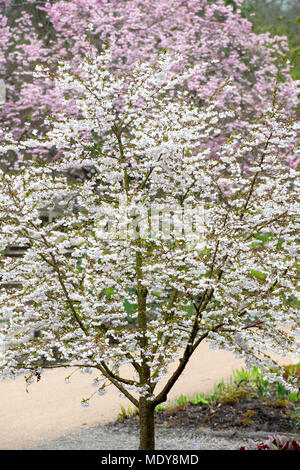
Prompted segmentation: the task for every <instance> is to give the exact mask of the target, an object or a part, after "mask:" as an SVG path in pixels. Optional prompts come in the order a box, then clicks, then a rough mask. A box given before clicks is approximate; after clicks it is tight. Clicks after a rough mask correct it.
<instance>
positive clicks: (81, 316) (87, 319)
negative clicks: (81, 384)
mask: <svg viewBox="0 0 300 470" xmlns="http://www.w3.org/2000/svg"><path fill="white" fill-rule="evenodd" d="M111 54H112V53H111V52H110V51H105V52H103V53H102V54H100V55H93V54H92V55H91V56H90V57H89V58H87V60H86V61H85V62H84V63H82V64H81V65H80V66H79V67H78V70H77V72H76V73H74V72H73V71H72V69H71V68H70V67H69V66H68V65H63V64H61V65H60V66H59V67H58V70H57V74H55V75H53V73H52V71H51V70H47V69H45V68H43V67H40V68H39V69H38V71H37V75H38V76H39V77H43V78H44V79H45V80H46V79H47V77H48V78H50V79H51V80H52V82H53V85H54V86H55V87H56V88H57V89H58V90H60V91H61V92H63V95H64V98H63V105H64V106H63V109H64V111H63V112H60V113H57V114H56V115H52V116H51V117H50V118H48V122H47V125H48V126H49V127H50V130H49V132H48V133H47V135H46V137H44V138H40V137H39V136H38V135H36V136H35V137H33V138H30V139H25V140H21V141H18V142H16V141H15V140H14V138H13V136H12V135H9V133H8V136H7V138H6V143H4V144H3V145H2V147H1V152H3V153H5V152H8V151H11V150H15V149H18V150H20V151H24V150H27V149H31V148H35V147H37V146H38V147H43V148H46V149H52V148H56V149H59V150H62V151H63V152H62V153H61V155H60V157H59V158H57V159H55V160H54V161H50V162H48V163H37V162H35V163H32V164H31V165H30V166H28V165H24V166H23V167H22V169H21V170H20V171H18V172H10V173H7V172H1V173H0V189H1V191H0V194H1V195H0V215H1V231H0V234H1V236H0V244H1V250H2V255H1V258H0V260H1V264H0V268H1V282H2V287H4V286H5V288H2V289H1V296H0V305H1V308H0V314H1V316H2V317H3V318H5V319H6V320H7V321H6V323H5V324H4V326H3V328H2V333H3V334H4V335H5V337H6V338H7V349H6V353H5V355H4V357H3V358H2V359H1V363H0V367H1V375H2V376H3V377H15V376H17V375H19V374H25V376H26V380H27V382H28V383H30V381H31V380H32V379H34V377H35V376H36V377H37V378H38V379H40V377H41V374H42V372H43V370H44V369H46V368H49V367H59V366H60V367H69V366H72V367H74V366H78V367H79V368H84V369H87V368H88V369H89V368H93V369H96V370H97V371H98V374H99V377H98V378H97V379H96V382H95V383H96V385H97V387H98V391H99V393H100V394H102V393H103V392H104V391H105V387H106V385H107V384H108V383H112V384H113V385H115V386H116V387H117V388H118V389H119V390H120V392H121V393H123V394H124V395H125V396H126V397H127V398H128V399H129V400H130V401H131V402H132V403H133V404H134V405H135V406H136V407H137V408H138V410H139V416H140V419H139V423H140V449H154V445H155V441H154V410H155V407H156V406H157V405H158V404H160V403H162V402H164V401H165V400H166V399H167V395H168V393H169V391H170V390H171V388H172V387H173V385H174V384H175V382H176V381H177V379H178V378H179V377H180V375H181V373H182V372H183V370H184V369H185V367H186V366H187V364H188V361H189V359H190V357H191V356H192V354H193V352H194V351H195V350H196V348H197V347H198V346H199V344H200V343H201V342H202V341H203V340H207V341H209V342H210V344H211V345H212V346H213V347H217V348H226V349H229V350H231V351H233V352H234V353H237V354H239V355H240V356H242V357H243V358H244V359H245V361H246V364H247V365H248V366H251V365H253V364H257V365H259V367H261V368H263V369H264V370H266V372H268V374H269V377H270V379H271V380H283V379H281V376H280V368H279V366H278V365H277V364H276V362H275V360H274V359H272V357H271V356H270V352H271V351H274V352H276V353H279V354H282V355H284V354H286V353H287V352H291V353H297V352H299V343H297V341H296V339H295V332H297V328H299V327H300V320H299V310H297V309H296V308H295V307H294V306H293V303H292V302H289V298H290V297H291V296H293V298H295V297H296V296H297V291H296V277H297V265H296V256H297V253H296V252H297V237H296V230H297V216H298V215H299V212H298V210H299V207H298V203H297V197H296V195H297V185H298V182H297V179H296V178H295V177H296V175H297V172H296V170H293V169H291V168H290V167H288V166H287V165H286V159H284V158H282V155H284V156H285V157H288V155H289V154H290V153H295V154H296V153H297V152H299V149H297V148H295V147H294V142H295V136H296V135H297V132H299V123H293V122H290V121H288V120H287V119H286V118H285V117H284V115H283V113H282V112H281V109H280V107H279V106H278V105H277V104H276V90H275V92H274V97H273V98H274V99H273V104H272V106H270V107H269V109H266V111H265V112H264V113H263V114H261V116H260V118H259V119H257V120H254V121H253V122H249V133H248V134H247V136H246V137H245V136H243V135H242V134H241V133H239V132H234V133H232V135H231V137H230V138H229V139H228V140H227V141H226V142H225V143H224V144H223V145H222V146H221V147H220V149H219V151H218V154H217V155H216V158H214V159H212V158H211V156H210V149H209V148H207V146H206V142H207V139H208V137H210V138H212V137H213V136H214V135H218V134H219V130H220V129H221V128H222V127H223V125H224V123H225V122H226V120H228V119H231V117H232V113H234V111H231V110H228V111H227V112H225V111H222V112H220V110H219V108H218V100H219V99H220V96H221V93H215V94H214V95H212V96H211V97H210V99H209V100H208V102H207V104H206V105H203V106H202V107H200V108H199V106H198V104H197V103H196V104H195V103H193V102H192V101H191V100H190V98H189V99H187V93H186V86H185V84H186V81H187V80H189V78H190V77H191V76H193V75H194V74H195V73H198V70H197V66H195V67H193V68H188V69H185V71H184V72H182V73H178V72H177V70H178V67H179V66H180V65H181V63H182V60H183V58H182V56H180V55H178V54H177V53H175V54H174V53H171V54H170V55H169V54H164V55H162V56H160V57H159V59H158V60H157V62H155V63H154V64H149V63H148V62H147V63H145V62H140V63H138V64H137V65H136V66H135V68H134V69H133V71H131V72H130V73H128V74H127V75H126V74H124V75H123V76H121V77H118V75H117V74H114V73H113V72H111V71H110V67H109V66H110V64H111ZM174 70H175V73H174ZM223 89H226V92H230V91H232V92H234V88H233V87H232V85H230V84H229V83H224V84H223ZM220 91H221V90H220ZM69 102H70V103H72V106H73V105H74V103H75V104H76V107H77V109H78V113H77V114H76V116H74V114H73V113H72V109H71V112H69V109H70V107H69ZM32 133H33V135H34V134H37V132H35V130H34V129H33V130H32ZM7 141H9V143H7ZM202 142H204V143H202ZM247 155H251V161H252V165H251V167H250V168H248V169H247V172H246V171H245V169H244V168H243V165H241V162H242V161H243V160H244V157H245V156H247ZM81 166H89V167H92V168H93V173H92V174H91V175H90V177H89V178H86V179H84V180H83V181H81V182H79V181H74V180H73V179H72V178H71V177H70V171H69V170H70V169H71V168H73V167H76V168H77V167H81ZM46 206H47V207H48V208H49V209H50V208H53V209H56V217H55V218H54V219H53V220H52V221H50V222H48V223H43V221H42V216H41V213H42V212H41V211H42V209H43V208H45V207H46ZM154 209H155V210H154ZM167 216H168V217H169V218H167ZM155 227H156V228H155ZM16 245H22V246H24V247H26V251H25V253H24V256H23V257H19V258H12V257H8V256H6V253H7V251H5V250H6V249H7V248H9V247H10V246H16ZM13 282H14V283H18V288H17V289H16V288H13V287H10V286H11V284H12V283H13ZM34 330H39V331H40V334H39V336H34V335H32V332H33V331H34ZM178 357H179V361H178V364H177V366H176V368H175V371H174V372H173V373H172V374H170V375H168V366H169V364H170V363H171V362H173V361H175V360H176V359H177V358H178ZM124 364H129V365H130V366H131V370H132V374H131V375H130V376H125V375H124V374H123V372H122V365H124ZM163 377H167V381H166V384H165V385H164V386H163V387H162V389H161V390H160V391H159V392H157V391H156V389H157V385H158V384H159V382H160V380H161V379H162V378H163ZM290 386H292V385H291V384H290ZM82 403H83V404H84V405H88V403H89V399H87V398H85V399H83V402H82Z"/></svg>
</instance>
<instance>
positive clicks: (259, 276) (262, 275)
mask: <svg viewBox="0 0 300 470" xmlns="http://www.w3.org/2000/svg"><path fill="white" fill-rule="evenodd" d="M250 274H251V275H252V276H254V277H256V279H259V280H260V281H264V280H265V279H266V277H267V276H268V274H266V273H262V272H261V271H256V270H255V269H251V271H250Z"/></svg>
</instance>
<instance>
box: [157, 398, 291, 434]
mask: <svg viewBox="0 0 300 470" xmlns="http://www.w3.org/2000/svg"><path fill="white" fill-rule="evenodd" d="M278 404H279V403H277V404H276V402H271V401H270V402H269V403H268V401H267V400H266V399H263V398H259V397H253V398H251V399H240V400H238V401H236V402H234V403H225V404H222V403H217V404H214V405H204V404H198V405H194V404H190V405H187V406H183V405H181V406H177V407H174V408H170V409H167V410H164V411H157V412H156V423H157V424H158V425H159V424H161V425H165V426H168V427H169V426H170V427H182V426H186V427H194V426H195V427H205V428H206V427H209V428H212V429H214V428H215V429H218V430H220V429H222V430H226V429H232V428H238V429H239V430H245V431H246V430H247V431H265V432H270V433H273V432H278V433H283V432H287V433H295V434H300V426H299V423H296V422H295V420H293V419H292V417H291V410H292V409H291V407H290V406H287V407H282V406H278ZM296 406H299V404H298V405H296Z"/></svg>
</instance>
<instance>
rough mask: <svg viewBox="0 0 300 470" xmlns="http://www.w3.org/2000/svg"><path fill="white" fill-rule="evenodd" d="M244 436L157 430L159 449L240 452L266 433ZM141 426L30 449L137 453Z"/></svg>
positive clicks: (116, 426)
mask: <svg viewBox="0 0 300 470" xmlns="http://www.w3.org/2000/svg"><path fill="white" fill-rule="evenodd" d="M259 434H260V433H255V435H251V434H250V433H247V434H243V433H239V432H237V431H235V430H233V429H232V430H228V431H222V432H221V431H215V430H212V429H209V428H207V429H200V428H198V429H197V428H196V429H195V428H182V427H181V428H164V427H162V426H161V427H160V426H157V427H156V450H221V449H222V450H238V449H239V448H240V447H241V446H242V445H245V444H247V442H248V440H249V438H253V439H255V440H261V439H264V438H265V437H267V434H266V433H261V435H259ZM136 449H138V427H137V426H136V425H127V424H126V423H109V424H105V425H98V426H93V427H90V428H87V429H80V430H78V431H76V432H72V433H68V434H65V435H63V436H61V437H60V438H59V439H56V440H52V441H46V442H43V443H41V444H39V445H38V446H36V447H34V448H31V449H27V450H136Z"/></svg>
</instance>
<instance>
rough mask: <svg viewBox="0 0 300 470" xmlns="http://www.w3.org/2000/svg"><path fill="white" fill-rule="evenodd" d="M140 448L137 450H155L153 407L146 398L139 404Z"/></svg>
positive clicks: (141, 399)
mask: <svg viewBox="0 0 300 470" xmlns="http://www.w3.org/2000/svg"><path fill="white" fill-rule="evenodd" d="M139 423H140V446H139V450H154V449H155V426H154V406H153V404H152V403H151V402H149V401H148V400H147V399H146V398H140V402H139Z"/></svg>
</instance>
